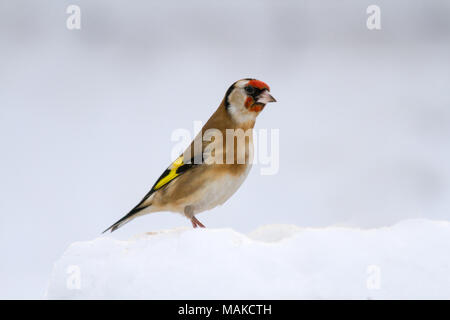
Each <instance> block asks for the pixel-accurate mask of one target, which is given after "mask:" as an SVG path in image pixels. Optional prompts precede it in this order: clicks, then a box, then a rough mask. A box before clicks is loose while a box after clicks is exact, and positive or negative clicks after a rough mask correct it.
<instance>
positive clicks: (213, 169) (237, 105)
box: [104, 79, 276, 232]
mask: <svg viewBox="0 0 450 320" xmlns="http://www.w3.org/2000/svg"><path fill="white" fill-rule="evenodd" d="M269 91H270V88H269V86H268V85H267V84H265V83H264V82H262V81H259V80H256V79H242V80H239V81H236V82H235V83H233V84H232V85H231V87H230V88H229V89H228V90H227V92H226V93H225V97H224V98H223V100H222V102H221V104H220V105H219V107H218V108H217V110H216V111H215V112H214V114H213V115H212V116H211V117H210V118H209V120H208V122H206V124H205V125H204V126H203V128H202V130H201V131H200V132H199V134H198V135H197V136H196V137H195V138H194V140H193V141H192V143H191V145H190V146H189V147H188V148H187V149H186V151H185V152H184V153H183V154H182V155H181V156H180V157H178V158H177V159H176V160H175V161H174V162H173V163H172V164H171V165H170V166H169V167H168V168H167V169H166V170H165V171H164V172H163V174H162V175H161V176H160V177H159V179H158V180H156V182H155V184H154V185H153V187H152V188H151V189H150V191H149V192H148V193H147V194H146V195H145V197H144V198H143V199H142V200H141V201H140V202H139V203H138V204H137V205H136V206H135V207H134V208H133V209H132V210H131V211H130V212H129V213H128V214H127V215H125V216H124V217H122V218H121V219H120V220H119V221H117V222H116V223H114V224H113V225H112V226H110V227H109V228H108V229H106V230H105V231H104V232H106V231H108V230H111V232H113V231H115V230H117V229H118V228H120V227H121V226H123V225H124V224H125V223H127V222H129V221H131V220H133V219H134V218H137V217H139V216H142V215H144V214H148V213H152V212H159V211H171V212H177V213H181V214H182V215H184V216H185V217H186V218H188V219H189V220H190V221H191V223H192V226H193V227H194V228H197V227H201V228H204V227H205V226H204V225H203V224H202V223H201V222H200V221H199V220H198V219H197V218H196V217H195V216H196V215H197V214H198V213H200V212H203V211H205V210H210V209H212V208H214V207H216V206H218V205H221V204H223V203H224V202H225V201H227V200H228V199H229V198H230V197H231V196H232V195H233V194H234V193H235V192H236V191H237V189H238V188H239V187H240V186H241V185H242V183H243V182H244V180H245V179H246V177H247V175H248V173H249V171H250V168H251V162H252V156H253V131H252V130H253V127H254V125H255V120H256V117H257V116H258V115H259V114H260V113H261V111H262V110H263V109H264V107H265V106H266V104H267V103H269V102H275V101H276V100H275V99H274V98H273V97H272V96H271V95H270V93H269ZM242 133H243V135H242ZM239 135H241V137H242V136H243V137H244V139H243V141H244V142H243V143H239V142H240V141H236V140H237V139H239Z"/></svg>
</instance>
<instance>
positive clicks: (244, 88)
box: [225, 79, 276, 122]
mask: <svg viewBox="0 0 450 320" xmlns="http://www.w3.org/2000/svg"><path fill="white" fill-rule="evenodd" d="M269 92H270V88H269V86H268V85H267V84H266V83H265V82H262V81H260V80H256V79H243V80H239V81H237V82H235V83H234V84H233V85H232V86H231V87H230V88H229V89H228V91H227V93H226V95H225V99H226V101H225V102H226V108H227V111H228V112H229V113H230V115H231V116H232V117H233V119H234V120H235V121H238V122H246V121H249V120H255V119H256V116H257V115H258V114H259V113H260V112H261V111H262V110H263V109H264V107H265V106H266V104H267V103H269V102H276V100H275V98H274V97H272V96H271V95H270V93H269Z"/></svg>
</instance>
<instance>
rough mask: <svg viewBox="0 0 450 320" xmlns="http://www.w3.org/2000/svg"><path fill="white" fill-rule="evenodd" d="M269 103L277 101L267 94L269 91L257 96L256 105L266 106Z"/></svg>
mask: <svg viewBox="0 0 450 320" xmlns="http://www.w3.org/2000/svg"><path fill="white" fill-rule="evenodd" d="M269 102H277V100H275V98H274V97H272V96H271V94H270V93H269V91H267V90H264V91H263V92H262V93H261V94H260V95H259V96H258V100H256V103H262V104H266V103H269Z"/></svg>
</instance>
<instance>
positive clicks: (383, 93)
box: [0, 0, 450, 298]
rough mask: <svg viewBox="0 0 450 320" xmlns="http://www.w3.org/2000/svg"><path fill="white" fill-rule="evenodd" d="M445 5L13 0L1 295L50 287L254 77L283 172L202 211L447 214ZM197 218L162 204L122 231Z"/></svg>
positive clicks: (3, 136)
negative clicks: (372, 23)
mask: <svg viewBox="0 0 450 320" xmlns="http://www.w3.org/2000/svg"><path fill="white" fill-rule="evenodd" d="M69 4H77V5H79V6H80V7H81V10H82V29H81V30H74V31H69V30H67V28H66V18H67V17H68V15H67V14H66V13H65V11H66V8H67V6H68V5H69ZM370 4H377V5H379V6H380V7H381V26H382V29H381V30H379V31H369V30H368V29H367V28H366V19H367V14H366V8H367V6H368V5H370ZM449 14H450V3H449V2H448V1H433V2H429V1H398V0H396V1H377V2H376V3H374V2H371V1H339V2H336V1H332V0H329V1H320V2H317V1H281V2H278V1H277V2H275V1H256V0H255V1H246V2H245V3H243V2H242V1H227V2H211V1H206V0H203V1H164V2H162V1H161V2H150V1H143V0H142V1H133V2H129V1H124V0H122V1H95V2H93V1H44V0H40V1H12V0H2V1H1V2H0V146H1V156H0V253H1V259H0V283H1V285H0V298H41V297H43V294H44V290H45V288H46V285H47V281H48V278H49V275H50V272H51V269H52V264H53V262H54V261H56V260H57V259H58V257H59V256H60V255H61V254H62V252H63V251H64V250H65V248H66V247H67V246H68V244H70V243H72V242H74V241H78V240H89V239H92V238H94V237H97V236H99V234H100V232H101V231H103V230H104V229H105V228H106V227H108V226H109V225H111V224H112V223H113V222H115V221H116V220H117V219H119V218H120V217H121V216H123V215H124V214H126V213H127V212H128V210H130V209H131V208H132V207H133V206H134V205H135V204H136V203H137V202H138V201H139V200H140V199H141V198H142V197H143V196H144V195H145V194H146V192H147V191H148V189H149V188H150V187H151V185H153V183H154V181H155V179H156V178H157V177H159V175H160V174H161V173H162V171H163V170H164V169H165V168H166V167H167V165H168V164H169V161H170V153H171V150H172V147H173V146H174V145H175V142H172V141H170V137H171V134H172V132H173V130H175V129H178V128H186V129H190V130H192V126H193V121H194V120H201V121H206V120H207V119H208V117H209V116H210V114H211V113H212V112H213V111H214V110H215V108H216V107H217V106H218V104H219V103H220V101H221V100H222V98H223V95H224V93H225V91H226V90H227V88H228V87H229V86H230V85H231V84H232V83H233V82H234V81H236V80H238V79H241V78H246V77H254V78H257V79H260V80H263V81H265V82H267V83H268V84H269V85H270V86H271V89H272V93H273V95H274V96H275V97H276V98H277V100H278V101H279V102H277V103H276V104H272V105H269V106H268V107H267V108H266V109H265V110H264V112H263V113H262V114H261V116H260V117H259V119H258V121H257V125H256V126H257V128H266V129H269V130H270V129H272V128H276V129H279V130H280V170H279V172H278V174H276V175H273V176H261V175H260V174H259V171H260V167H258V166H255V167H254V168H253V170H252V172H251V173H250V176H249V177H248V179H247V181H246V182H245V183H244V185H243V186H242V188H241V189H240V190H239V191H238V192H237V193H236V194H235V196H233V197H232V198H231V199H230V201H228V202H227V203H226V204H225V205H224V206H222V207H219V208H216V209H214V210H212V211H210V212H206V213H204V214H201V215H200V216H199V219H200V221H202V222H203V223H204V224H205V225H206V226H208V227H210V228H222V227H231V228H233V229H235V230H237V231H240V232H249V231H251V230H254V229H256V228H257V227H258V226H261V225H265V224H275V223H285V224H296V225H298V226H312V227H322V226H330V225H343V226H356V227H363V228H368V227H379V226H386V225H392V224H393V223H395V222H398V221H400V220H403V219H407V218H418V217H422V218H429V219H438V220H449V219H450V212H449V209H448V208H449V207H450V188H449V178H450V148H449V141H450V90H449V83H450V60H449V57H450V42H449V40H450V21H449V19H448V17H449ZM187 225H189V221H188V220H186V219H184V218H182V217H181V216H178V215H175V214H171V213H158V214H154V215H150V216H146V217H143V218H139V219H137V220H135V221H133V222H131V223H130V224H128V225H127V226H126V227H124V228H123V229H120V230H119V231H118V232H117V233H114V234H113V236H115V237H117V238H122V239H126V238H129V237H130V236H132V235H134V234H137V233H142V232H146V231H155V230H160V229H167V228H173V227H178V226H187Z"/></svg>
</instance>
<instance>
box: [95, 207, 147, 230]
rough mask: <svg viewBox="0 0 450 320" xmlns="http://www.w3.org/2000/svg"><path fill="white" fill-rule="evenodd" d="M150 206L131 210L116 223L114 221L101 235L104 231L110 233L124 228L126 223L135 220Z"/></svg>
mask: <svg viewBox="0 0 450 320" xmlns="http://www.w3.org/2000/svg"><path fill="white" fill-rule="evenodd" d="M150 206H151V204H150V205H147V206H144V207H139V208H138V207H135V208H133V210H131V211H130V212H129V213H128V214H126V215H125V216H123V217H122V218H120V219H119V220H118V221H116V222H115V223H114V224H113V225H112V226H110V227H109V228H108V229H106V230H105V231H103V232H102V233H105V232H106V231H109V230H111V232H114V231H116V230H117V229H119V228H120V227H122V226H124V225H125V224H127V223H128V222H130V221H131V220H133V219H134V218H137V217H138V216H139V213H141V211H142V210H144V209H146V208H148V207H150Z"/></svg>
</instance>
